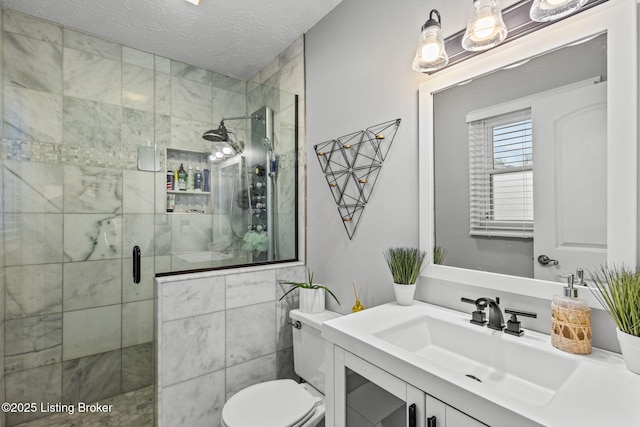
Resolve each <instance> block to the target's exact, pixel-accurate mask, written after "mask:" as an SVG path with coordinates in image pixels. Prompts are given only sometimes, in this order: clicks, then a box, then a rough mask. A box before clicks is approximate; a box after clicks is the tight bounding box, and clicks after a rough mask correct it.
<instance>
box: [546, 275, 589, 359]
mask: <svg viewBox="0 0 640 427" xmlns="http://www.w3.org/2000/svg"><path fill="white" fill-rule="evenodd" d="M574 281H575V276H574V275H573V274H569V276H568V277H567V286H566V287H564V288H563V295H555V296H554V297H553V302H552V303H551V344H553V346H554V347H557V348H559V349H560V350H563V351H566V352H569V353H573V354H589V353H591V308H589V304H587V302H586V301H585V300H583V299H581V298H578V289H576V288H575V287H574Z"/></svg>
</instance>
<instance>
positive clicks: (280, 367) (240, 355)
mask: <svg viewBox="0 0 640 427" xmlns="http://www.w3.org/2000/svg"><path fill="white" fill-rule="evenodd" d="M304 278H305V267H304V265H300V263H296V264H291V265H287V266H281V267H277V266H272V267H262V268H244V269H239V270H234V271H227V272H225V271H212V272H206V273H198V274H189V275H183V276H172V277H160V278H158V279H157V282H158V298H157V300H156V316H157V319H156V323H157V329H156V343H157V355H156V357H157V404H158V418H157V420H158V426H159V427H165V426H167V427H168V426H176V425H189V426H193V427H198V426H208V427H210V426H214V427H220V426H221V423H220V416H221V411H222V407H223V405H224V403H225V402H226V401H227V400H228V399H229V398H230V397H231V396H233V395H234V394H235V393H237V392H238V391H240V390H241V389H243V388H245V387H247V386H250V385H252V384H256V383H258V382H263V381H268V380H272V379H276V378H293V379H297V376H296V375H295V372H294V371H293V341H292V334H291V326H289V324H288V322H290V318H289V317H288V313H289V310H291V309H293V308H296V307H297V304H298V301H297V297H296V296H294V295H292V294H290V296H287V298H285V299H284V300H282V301H279V299H280V297H281V296H282V295H283V294H284V292H285V291H286V290H288V287H287V286H286V285H282V284H280V281H282V280H284V281H294V280H295V281H301V280H304Z"/></svg>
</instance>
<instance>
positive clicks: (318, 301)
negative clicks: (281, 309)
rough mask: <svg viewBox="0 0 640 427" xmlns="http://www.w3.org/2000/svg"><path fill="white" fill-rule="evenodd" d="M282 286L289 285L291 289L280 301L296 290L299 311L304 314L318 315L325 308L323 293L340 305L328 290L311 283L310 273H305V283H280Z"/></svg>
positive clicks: (311, 275) (311, 276)
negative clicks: (297, 292)
mask: <svg viewBox="0 0 640 427" xmlns="http://www.w3.org/2000/svg"><path fill="white" fill-rule="evenodd" d="M280 283H282V284H284V285H291V289H289V290H288V291H287V292H285V294H284V295H282V296H281V297H280V301H282V299H283V298H284V297H286V296H287V295H289V294H290V293H291V292H293V291H295V290H296V289H298V290H299V296H300V311H302V312H304V313H320V312H322V311H324V307H325V304H324V303H325V298H324V295H325V292H326V293H328V294H329V295H331V296H332V297H333V299H334V300H336V302H337V303H338V305H340V301H338V297H336V296H335V295H334V293H333V292H331V290H330V289H329V288H327V287H326V286H324V285H320V284H318V283H313V273H312V272H311V271H307V281H306V282H280Z"/></svg>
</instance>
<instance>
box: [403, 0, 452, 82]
mask: <svg viewBox="0 0 640 427" xmlns="http://www.w3.org/2000/svg"><path fill="white" fill-rule="evenodd" d="M434 15H435V18H434ZM441 23H442V19H441V18H440V13H439V12H438V11H437V10H435V9H432V10H431V12H430V13H429V19H428V20H427V22H425V23H424V25H423V26H422V29H421V30H420V37H419V38H418V49H417V50H416V56H415V58H413V64H412V66H411V67H412V68H413V69H414V70H415V71H419V72H422V73H428V72H430V71H435V70H437V69H439V68H442V67H444V66H446V65H447V64H448V63H449V56H448V55H447V52H446V51H445V49H444V39H443V38H442V32H441Z"/></svg>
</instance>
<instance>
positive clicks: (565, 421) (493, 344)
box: [322, 301, 640, 427]
mask: <svg viewBox="0 0 640 427" xmlns="http://www.w3.org/2000/svg"><path fill="white" fill-rule="evenodd" d="M470 318H471V314H470V313H462V312H458V311H454V310H450V309H446V308H443V307H439V306H435V305H431V304H427V303H423V302H418V301H415V302H414V304H413V305H411V306H400V305H398V304H396V303H395V302H394V303H388V304H384V305H381V306H378V307H374V308H371V309H367V310H364V311H362V312H359V313H355V314H351V315H347V316H343V317H341V318H338V319H334V320H331V321H328V322H326V323H325V324H324V325H323V330H322V336H323V337H324V338H325V339H326V340H327V342H326V344H325V346H326V347H325V358H326V363H327V365H326V367H325V372H326V385H327V389H326V406H327V415H326V419H325V425H326V426H327V427H344V426H346V425H348V424H347V421H346V420H347V406H346V403H345V402H346V399H347V381H348V378H347V377H348V376H349V374H351V373H352V372H355V373H357V374H358V375H360V376H362V377H364V378H366V379H367V380H369V381H371V382H372V383H375V384H376V385H377V386H378V387H381V388H382V389H384V390H386V391H387V392H388V393H390V394H392V395H393V396H395V398H397V399H399V400H400V401H403V402H405V404H404V405H403V406H404V411H405V416H404V417H401V418H402V419H403V420H404V421H405V424H404V425H406V426H408V427H413V426H415V427H480V426H484V425H488V426H492V427H502V426H504V427H514V426H518V427H525V426H549V427H553V426H557V427H571V426H616V427H625V426H629V427H632V426H637V425H639V424H640V405H638V397H640V375H636V374H633V373H632V372H630V371H628V370H627V369H626V367H625V365H624V362H623V360H622V357H621V356H620V355H619V354H617V353H612V352H608V351H604V350H600V349H596V348H594V349H593V352H592V353H591V354H590V355H586V356H578V355H573V354H569V353H565V352H563V351H561V350H558V349H556V348H554V347H553V346H552V345H551V340H550V337H549V336H548V335H544V334H540V333H537V332H534V331H525V333H524V335H523V336H520V337H518V336H513V335H509V334H506V333H504V332H501V331H495V330H492V329H489V328H487V327H483V326H478V325H474V324H472V323H471V322H469V320H470ZM348 373H349V374H348ZM394 425H397V424H394Z"/></svg>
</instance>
